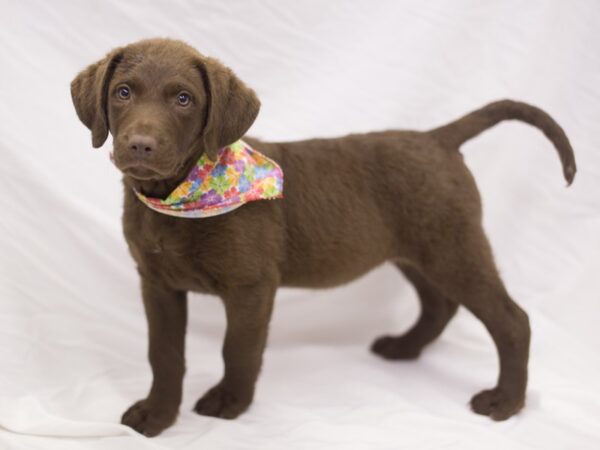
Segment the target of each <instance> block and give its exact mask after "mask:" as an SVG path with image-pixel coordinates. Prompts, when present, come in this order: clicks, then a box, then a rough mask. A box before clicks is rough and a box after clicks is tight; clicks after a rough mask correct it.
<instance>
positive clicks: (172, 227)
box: [123, 205, 216, 292]
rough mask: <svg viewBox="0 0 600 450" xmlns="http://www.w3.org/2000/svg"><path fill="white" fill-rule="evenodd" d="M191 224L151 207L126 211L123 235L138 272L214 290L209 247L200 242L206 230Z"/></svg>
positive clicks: (182, 286) (196, 288)
mask: <svg viewBox="0 0 600 450" xmlns="http://www.w3.org/2000/svg"><path fill="white" fill-rule="evenodd" d="M136 206H137V205H136ZM143 208H145V207H144V206H143ZM194 225H197V223H193V221H191V220H188V219H176V218H171V217H167V216H163V215H160V214H158V213H155V212H153V211H150V210H144V209H142V210H139V209H138V208H136V211H135V213H134V214H127V213H126V217H124V220H123V229H124V233H125V238H126V240H127V243H128V245H129V248H130V251H131V254H132V256H133V258H134V260H135V262H136V263H137V266H138V270H139V272H140V274H141V275H142V276H144V277H150V278H152V279H153V280H158V281H161V282H163V283H165V284H166V285H168V286H170V287H172V288H174V289H180V290H192V291H198V292H214V290H215V284H216V281H215V280H214V277H213V276H212V275H211V274H210V267H209V265H208V264H207V261H208V260H209V253H210V251H209V248H208V245H205V246H203V245H202V243H203V241H204V243H206V240H205V239H203V237H204V234H205V233H204V232H203V230H202V229H200V227H198V226H194Z"/></svg>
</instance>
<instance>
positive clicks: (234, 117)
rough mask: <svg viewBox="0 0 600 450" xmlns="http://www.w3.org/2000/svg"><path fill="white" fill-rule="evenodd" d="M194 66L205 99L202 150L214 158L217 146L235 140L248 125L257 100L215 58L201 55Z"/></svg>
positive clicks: (256, 113)
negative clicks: (195, 66)
mask: <svg viewBox="0 0 600 450" xmlns="http://www.w3.org/2000/svg"><path fill="white" fill-rule="evenodd" d="M198 68H199V69H200V73H201V75H202V80H203V82H204V86H205V89H206V95H207V102H208V105H207V109H206V111H207V112H206V114H207V116H206V125H205V127H204V132H203V133H204V134H203V141H204V152H205V153H206V155H207V156H208V157H209V158H210V159H211V160H213V161H215V160H216V158H217V152H218V150H219V149H220V148H222V147H225V146H226V145H229V144H231V143H233V142H235V141H237V140H238V139H239V138H241V137H242V136H243V135H244V133H245V132H246V131H247V130H248V128H250V126H251V125H252V123H253V122H254V120H255V119H256V116H257V115H258V111H259V109H260V101H259V100H258V97H257V96H256V94H255V93H254V91H253V90H252V89H250V88H249V87H248V86H246V85H245V84H244V83H243V82H242V81H241V80H240V79H239V78H238V77H237V76H235V74H234V73H233V72H232V71H231V69H229V68H227V67H225V66H224V65H223V64H221V63H220V62H219V61H217V60H216V59H213V58H208V57H203V58H201V59H200V60H199V62H198Z"/></svg>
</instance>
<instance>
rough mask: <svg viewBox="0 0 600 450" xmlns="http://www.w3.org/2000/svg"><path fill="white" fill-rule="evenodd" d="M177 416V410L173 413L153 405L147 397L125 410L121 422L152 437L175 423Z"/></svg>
mask: <svg viewBox="0 0 600 450" xmlns="http://www.w3.org/2000/svg"><path fill="white" fill-rule="evenodd" d="M176 418H177V411H175V412H174V413H173V412H169V411H165V410H161V409H159V408H157V407H152V406H150V402H149V401H148V400H147V399H146V400H140V401H138V402H136V403H134V404H133V405H132V406H131V407H130V408H129V409H128V410H127V411H125V413H124V414H123V417H121V423H122V424H123V425H127V426H128V427H131V428H133V429H134V430H135V431H137V432H138V433H141V434H143V435H144V436H148V437H152V436H156V435H158V434H160V432H161V431H163V430H164V429H165V428H168V427H169V426H171V425H173V422H175V419H176Z"/></svg>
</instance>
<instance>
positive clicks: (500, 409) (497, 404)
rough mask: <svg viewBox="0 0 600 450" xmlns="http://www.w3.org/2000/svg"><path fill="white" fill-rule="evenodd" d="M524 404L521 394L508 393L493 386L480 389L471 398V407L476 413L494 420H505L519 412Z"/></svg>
mask: <svg viewBox="0 0 600 450" xmlns="http://www.w3.org/2000/svg"><path fill="white" fill-rule="evenodd" d="M524 404H525V398H524V396H522V395H510V394H508V393H507V392H506V391H504V390H502V389H499V388H494V389H489V390H485V391H481V392H480V393H479V394H476V395H475V396H473V398H472V399H471V409H472V410H473V411H474V412H476V413H477V414H482V415H484V416H490V417H491V418H492V419H494V420H506V419H508V418H509V417H511V416H512V415H514V414H516V413H518V412H519V410H520V409H521V408H522V407H523V405H524Z"/></svg>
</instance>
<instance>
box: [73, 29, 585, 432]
mask: <svg viewBox="0 0 600 450" xmlns="http://www.w3.org/2000/svg"><path fill="white" fill-rule="evenodd" d="M71 88H72V96H73V102H74V104H75V108H76V110H77V114H78V115H79V118H80V119H81V121H82V122H83V123H84V124H85V125H86V126H87V127H88V128H90V129H91V131H92V142H93V145H94V147H99V146H101V145H102V144H103V143H104V141H105V140H106V138H107V136H108V133H109V131H110V132H111V133H112V135H113V137H114V158H115V163H116V165H117V167H118V168H119V169H120V170H121V171H122V172H123V174H124V177H123V182H124V185H125V209H124V213H123V227H124V231H125V236H126V238H127V242H128V244H129V248H130V251H131V254H132V255H133V257H134V259H135V261H136V263H137V267H138V271H139V274H140V277H141V284H142V296H143V300H144V306H145V309H146V315H147V319H148V329H149V339H150V343H149V359H150V364H151V366H152V372H153V376H154V378H153V382H152V387H151V389H150V393H149V394H148V397H147V398H146V399H144V400H141V401H139V402H137V403H135V404H134V405H133V406H132V407H131V408H129V409H128V410H127V411H126V412H125V414H124V415H123V418H122V422H123V423H124V424H127V425H129V426H131V427H133V428H134V429H136V430H138V431H139V432H141V433H144V434H146V435H148V436H154V435H156V434H158V433H160V432H161V431H162V430H163V429H165V428H166V427H168V426H169V425H171V424H172V423H173V422H174V421H175V418H176V416H177V411H178V408H179V405H180V402H181V389H182V378H183V374H184V367H185V364H184V335H185V328H186V292H187V291H196V292H204V293H210V294H215V295H218V296H219V297H220V298H221V299H222V300H223V303H224V305H225V310H226V315H227V332H226V336H225V343H224V346H223V358H224V361H225V373H224V375H223V378H222V379H221V381H220V382H219V383H218V384H217V385H215V386H214V387H213V388H212V389H210V390H209V391H208V392H207V393H205V394H204V396H202V397H201V398H200V400H198V402H197V404H196V407H195V410H196V411H197V412H198V413H200V414H205V415H210V416H216V417H223V418H234V417H237V416H238V415H239V414H240V413H242V412H243V411H244V410H246V409H247V408H248V406H249V405H250V402H251V401H252V398H253V395H254V386H255V383H256V379H257V376H258V373H259V369H260V366H261V360H262V354H263V350H264V347H265V342H266V339H267V329H268V325H269V318H270V316H271V310H272V308H273V298H274V297H275V293H276V291H277V288H278V287H279V286H282V285H284V286H302V287H312V288H318V287H329V286H336V285H340V284H343V283H346V282H348V281H350V280H353V279H355V278H356V277H359V276H360V275H362V274H364V273H366V272H368V271H369V270H371V269H373V268H374V267H376V266H378V265H380V264H382V263H384V262H386V261H391V262H393V263H394V264H396V266H397V267H398V268H399V269H400V270H401V271H402V272H404V274H405V275H406V276H407V278H408V279H409V280H410V281H411V282H412V283H414V285H415V287H416V289H417V291H418V294H419V297H420V301H421V315H420V317H419V320H418V321H417V323H416V324H415V325H414V326H413V327H412V329H410V330H409V331H408V332H407V333H405V334H403V335H401V336H384V337H381V338H379V339H377V340H376V341H375V342H374V343H373V346H372V349H373V351H374V352H375V353H377V354H379V355H381V356H383V357H384V358H388V359H405V358H415V357H417V356H418V355H419V353H420V352H421V350H422V349H423V347H424V346H426V345H427V344H429V343H430V342H432V341H433V340H434V339H435V338H436V337H437V336H438V335H439V334H440V333H441V332H442V330H443V329H444V327H445V326H446V324H447V323H448V321H449V320H450V319H451V318H452V316H453V315H454V313H455V312H456V309H457V307H458V305H463V306H465V307H466V308H467V309H469V310H470V311H471V312H472V313H473V314H474V315H475V316H476V317H477V318H478V319H479V320H481V321H482V322H483V324H484V325H485V326H486V328H487V329H488V331H489V332H490V334H491V336H492V338H493V340H494V342H495V344H496V347H497V350H498V354H499V359H500V375H499V378H498V383H497V386H496V387H494V388H493V389H490V390H486V391H483V392H481V393H479V394H477V395H475V396H474V397H473V399H472V400H471V406H472V408H473V410H474V411H475V412H477V413H479V414H485V415H488V416H490V417H492V418H493V419H496V420H503V419H506V418H508V417H510V416H511V415H513V414H515V413H516V412H517V411H519V409H520V408H521V407H522V406H523V404H524V400H525V388H526V384H527V360H528V352H529V336H530V331H529V322H528V318H527V315H526V314H525V312H524V311H523V310H522V309H521V308H519V306H517V304H516V303H515V302H514V301H513V300H512V299H511V298H510V296H509V295H508V294H507V292H506V289H505V288H504V285H503V283H502V281H501V280H500V278H499V276H498V272H497V270H496V267H495V265H494V261H493V258H492V252H491V250H490V247H489V244H488V241H487V239H486V237H485V234H484V232H483V229H482V227H481V205H480V198H479V194H478V191H477V188H476V186H475V183H474V181H473V177H472V176H471V174H470V172H469V170H468V169H467V167H466V166H465V165H464V163H463V158H462V156H461V154H460V153H459V151H458V149H459V146H460V145H461V144H462V143H463V142H465V141H466V140H468V139H470V138H472V137H474V136H476V135H477V134H479V133H480V132H482V131H484V130H485V129H487V128H489V127H491V126H493V125H495V124H496V123H498V122H500V121H502V120H507V119H517V120H521V121H524V122H527V123H529V124H531V125H533V126H536V127H537V128H539V129H540V130H542V131H543V132H544V133H545V134H546V136H547V137H548V138H549V139H550V140H551V141H552V143H553V144H554V146H555V147H556V149H557V150H558V153H559V156H560V159H561V162H562V165H563V171H564V176H565V178H566V179H567V181H568V182H569V183H571V181H572V180H573V177H574V175H575V160H574V156H573V151H572V149H571V146H570V144H569V142H568V140H567V137H566V136H565V134H564V132H563V131H562V129H561V128H560V127H559V126H558V125H557V124H556V122H555V121H554V120H553V119H552V118H551V117H550V116H548V115H547V114H546V113H545V112H543V111H541V110H540V109H538V108H535V107H533V106H530V105H526V104H524V103H518V102H513V101H509V100H505V101H500V102H496V103H492V104H490V105H488V106H486V107H484V108H482V109H480V110H478V111H475V112H473V113H471V114H469V115H467V116H465V117H463V118H462V119H459V120H457V121H456V122H452V123H450V124H449V125H446V126H443V127H440V128H436V129H434V130H432V131H429V132H417V131H387V132H378V133H369V134H361V135H350V136H347V137H343V138H338V139H314V140H308V141H302V142H285V143H266V142H259V141H257V140H253V139H246V140H247V142H249V143H250V144H251V145H252V146H253V147H254V148H256V149H257V150H259V151H261V152H262V153H264V154H266V155H267V156H269V157H271V158H272V159H274V160H275V161H277V162H278V163H279V164H280V165H281V167H282V168H283V171H284V173H285V188H284V195H285V198H284V199H283V200H275V201H256V202H252V203H248V204H246V205H244V206H243V207H241V208H239V209H237V210H235V211H233V212H230V213H227V214H224V215H220V216H216V217H212V218H204V219H182V218H174V217H170V216H167V215H162V214H160V213H157V212H154V211H152V210H150V209H149V208H148V207H146V206H145V205H144V204H142V203H141V202H140V201H139V200H138V199H137V198H136V196H135V195H134V193H133V190H132V188H135V189H138V190H140V191H142V192H143V193H144V194H146V195H150V196H153V197H161V198H164V197H165V196H166V195H167V194H169V193H170V192H171V191H172V190H173V189H174V188H175V187H176V186H177V185H178V184H179V183H180V182H181V181H182V179H184V178H185V176H186V175H187V174H188V172H189V171H190V169H191V167H192V166H193V165H194V164H195V162H196V161H197V160H198V158H199V157H200V155H202V154H203V153H206V154H207V155H208V156H210V157H211V158H214V157H215V155H216V152H217V150H218V149H219V148H221V147H223V146H225V145H227V144H229V143H231V142H234V141H236V140H237V139H239V138H240V137H242V136H243V135H244V133H245V132H246V131H247V129H248V128H249V127H250V125H252V122H253V121H254V119H255V117H256V115H257V114H258V110H259V106H260V103H259V101H258V99H257V98H256V96H255V94H254V92H253V91H252V90H250V89H249V88H248V87H246V86H245V85H244V84H243V83H242V82H241V81H240V80H239V79H238V78H237V77H236V76H235V75H234V74H233V73H232V72H231V71H230V70H229V69H227V68H226V67H224V66H223V65H221V64H220V63H219V62H218V61H216V60H214V59H211V58H207V57H205V56H202V55H201V54H199V53H198V52H196V51H195V50H194V49H192V48H191V47H189V46H187V45H186V44H184V43H181V42H177V41H172V40H162V39H158V40H146V41H142V42H138V43H135V44H132V45H129V46H127V47H124V48H118V49H116V50H114V51H112V52H111V53H110V54H108V55H107V56H106V57H105V58H104V59H102V60H100V61H99V62H97V63H95V64H93V65H91V66H90V67H88V68H87V69H85V70H84V71H83V72H81V73H80V74H79V75H78V76H77V77H76V78H75V80H74V81H73V83H72V85H71Z"/></svg>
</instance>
